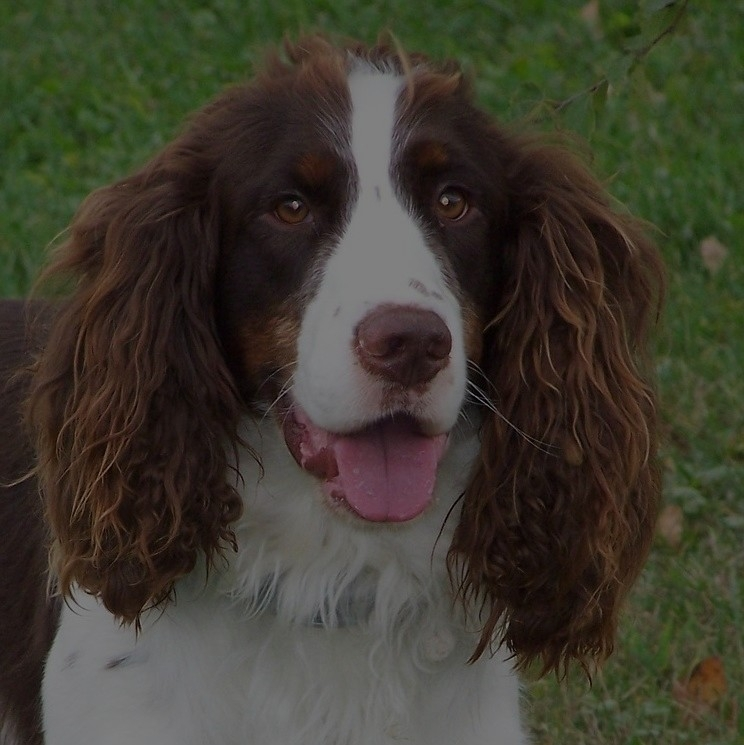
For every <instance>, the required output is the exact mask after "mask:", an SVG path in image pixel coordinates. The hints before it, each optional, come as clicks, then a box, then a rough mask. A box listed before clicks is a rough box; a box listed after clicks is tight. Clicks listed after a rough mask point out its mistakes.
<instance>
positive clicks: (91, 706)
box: [43, 69, 526, 745]
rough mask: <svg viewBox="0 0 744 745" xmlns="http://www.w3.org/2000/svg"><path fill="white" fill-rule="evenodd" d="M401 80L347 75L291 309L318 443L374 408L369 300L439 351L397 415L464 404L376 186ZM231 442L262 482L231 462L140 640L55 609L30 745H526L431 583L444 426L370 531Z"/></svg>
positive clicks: (503, 686) (443, 306) (92, 613)
mask: <svg viewBox="0 0 744 745" xmlns="http://www.w3.org/2000/svg"><path fill="white" fill-rule="evenodd" d="M400 85H401V81H400V80H399V79H396V78H394V77H392V76H389V75H379V74H372V73H371V72H369V71H365V70H363V69H362V70H358V71H356V72H355V73H353V74H352V76H351V81H350V88H351V93H352V101H353V105H354V118H353V122H352V150H353V155H354V158H355V161H356V164H357V169H358V172H359V183H358V198H357V201H356V204H355V205H354V208H353V210H352V213H351V216H350V221H349V224H348V227H347V230H346V232H345V234H344V236H343V238H342V240H341V242H340V244H339V245H338V246H337V248H336V250H335V252H334V253H333V255H332V256H331V258H330V259H329V261H328V263H327V264H326V266H325V272H324V275H323V277H322V281H321V283H320V285H319V288H318V292H317V294H316V296H315V297H314V299H313V301H312V303H311V304H310V305H309V307H308V309H307V313H306V315H305V318H304V322H303V324H302V329H301V335H300V339H299V361H298V366H297V371H296V374H295V379H294V387H293V392H292V393H293V395H294V396H295V398H296V399H297V400H298V402H299V403H300V404H301V406H302V407H303V408H304V409H305V410H306V411H307V412H308V414H309V415H310V417H311V418H312V419H313V420H314V421H315V423H316V424H318V425H320V426H324V427H326V428H331V429H336V430H339V429H342V430H343V429H348V430H351V429H354V428H355V427H358V426H359V425H360V424H363V423H365V422H368V421H370V420H371V419H373V418H377V417H379V416H380V415H381V414H382V413H384V412H381V410H380V406H381V404H380V393H379V390H378V388H379V384H376V383H374V382H373V381H371V380H369V379H368V378H367V376H366V374H365V373H364V372H363V371H362V370H361V368H360V367H359V366H358V364H357V363H356V361H355V359H354V356H353V353H352V350H351V344H350V340H351V336H352V334H353V330H354V328H355V327H356V325H357V324H358V322H359V320H360V319H361V318H362V317H363V316H364V314H365V313H367V312H368V311H369V310H370V309H371V308H374V307H375V305H377V304H379V303H401V304H406V305H416V306H418V307H422V308H426V309H429V310H433V311H435V312H436V313H439V314H440V315H441V317H442V318H443V319H444V320H445V322H446V323H447V325H448V327H449V329H450V331H451V334H452V337H453V351H452V355H451V359H450V363H449V364H448V365H447V367H446V368H445V369H444V370H442V371H441V372H440V373H439V375H438V376H437V377H436V378H435V379H434V380H433V381H432V382H431V384H430V386H429V390H428V391H427V392H425V393H423V394H421V393H419V395H418V397H417V398H415V400H414V399H413V398H412V399H411V401H409V402H408V403H407V405H408V406H409V407H410V410H411V411H412V413H414V411H415V413H417V414H418V415H420V416H421V417H424V418H426V419H427V420H428V421H429V422H430V423H431V426H432V428H433V429H438V430H439V431H447V430H450V429H452V428H453V426H454V425H455V423H456V420H457V417H458V412H459V411H460V409H461V407H462V403H463V398H464V389H465V353H464V350H463V332H462V319H461V317H460V310H459V306H458V303H457V302H456V300H455V298H454V296H453V294H452V292H451V291H450V289H449V288H448V287H447V284H446V282H445V280H444V278H443V276H442V272H441V270H440V267H439V265H438V263H437V260H436V259H435V257H434V255H433V253H432V252H431V251H430V249H429V248H428V247H427V244H426V240H425V238H424V237H423V236H422V233H421V230H420V229H419V227H418V226H417V224H416V222H415V221H414V219H413V218H412V217H411V216H410V215H409V213H408V212H407V211H406V209H405V208H404V207H403V206H402V205H401V203H400V202H399V200H398V196H397V195H396V193H395V190H394V186H393V185H392V184H391V181H390V177H389V171H390V167H391V160H392V159H393V158H394V149H393V148H392V146H391V142H393V132H394V128H395V122H396V109H395V105H396V100H397V96H398V92H399V90H400ZM245 439H246V440H247V441H248V443H249V444H250V445H251V446H252V447H253V448H255V450H256V451H257V452H258V453H259V455H260V458H261V461H262V463H263V466H264V470H263V471H261V469H259V467H258V466H257V464H256V462H255V461H254V460H253V459H252V458H250V457H249V456H248V455H245V457H244V459H243V460H242V461H241V462H240V464H239V470H240V473H241V476H242V481H241V482H240V484H239V488H240V489H241V491H242V494H243V497H244V500H245V511H244V517H243V518H241V520H240V521H239V523H238V525H237V526H236V534H237V539H238V544H239V551H238V553H237V555H231V556H229V557H228V562H227V563H226V564H225V565H224V566H219V567H218V568H217V569H216V570H212V572H211V574H210V575H209V578H208V580H207V579H206V578H205V576H204V574H203V573H202V572H195V573H194V574H193V575H192V576H191V577H189V579H188V580H186V581H183V582H181V583H180V584H179V586H178V588H177V600H176V602H175V603H173V604H171V605H169V606H168V607H167V608H166V609H165V610H164V611H159V610H158V611H152V612H150V614H149V615H145V617H144V618H143V623H142V630H141V633H140V634H139V636H137V635H136V634H135V632H134V630H133V629H131V628H128V627H122V626H121V625H120V624H119V623H118V622H117V621H116V620H115V619H114V618H113V617H112V616H111V615H110V614H109V613H108V612H107V611H106V610H105V609H103V608H102V606H101V605H99V603H98V602H97V601H96V600H95V599H94V598H91V597H90V596H88V595H85V594H84V593H82V592H79V593H78V594H77V597H76V601H77V602H76V603H72V602H71V603H70V604H69V605H68V607H66V608H65V609H64V611H63V614H62V619H61V625H60V629H59V633H58V635H57V637H56V639H55V642H54V645H53V648H52V651H51V654H50V657H49V660H48V664H47V668H46V677H45V680H44V690H43V697H44V726H45V730H46V745H132V744H133V743H136V744H137V745H390V744H391V743H411V744H412V745H485V744H486V743H488V744H489V745H522V744H523V743H525V742H526V740H525V737H524V735H523V734H522V731H521V726H520V718H519V700H518V697H519V691H518V682H517V678H516V676H515V675H514V674H513V672H512V669H511V665H510V664H509V662H508V661H506V660H505V659H504V656H503V655H502V654H501V653H498V654H497V655H496V656H495V657H493V658H489V657H488V655H486V656H485V657H484V658H481V659H480V660H479V661H478V662H477V663H475V664H472V665H469V664H467V659H468V657H469V656H470V654H471V653H472V651H473V649H474V646H475V643H476V639H477V634H476V633H475V632H474V630H472V629H468V628H467V622H466V620H465V619H464V618H463V616H462V613H461V611H459V610H458V609H457V606H456V604H455V603H453V600H452V590H451V587H450V584H449V580H448V577H447V571H446V564H445V558H446V552H447V548H448V546H449V544H450V540H451V537H452V529H453V527H454V524H455V523H456V521H457V514H456V510H453V514H452V515H451V516H449V518H448V515H449V513H450V510H452V508H453V505H454V504H455V501H456V499H457V497H458V495H459V494H461V493H462V490H463V488H464V486H465V483H466V480H467V478H468V475H469V471H470V464H471V463H472V461H473V459H474V458H475V456H476V454H477V451H478V442H477V440H476V437H475V435H474V434H473V433H472V432H469V431H468V428H466V427H465V426H464V425H462V424H459V425H457V426H455V428H454V430H453V432H452V434H451V435H450V441H449V444H448V449H447V452H446V453H445V455H444V458H443V460H442V462H441V464H440V468H439V472H438V478H437V485H436V488H435V494H434V501H433V504H432V505H431V506H430V508H429V509H428V510H427V511H426V512H425V513H424V514H423V515H421V516H420V517H419V518H417V519H416V520H413V521H411V522H408V523H403V524H374V525H372V524H367V523H364V522H363V521H362V520H359V519H356V518H353V517H352V516H350V515H348V516H347V515H344V514H331V512H330V511H329V510H328V508H327V505H326V504H325V501H324V498H323V495H322V493H321V490H320V487H319V485H318V482H317V481H316V479H315V478H314V477H312V476H311V475H309V474H308V473H306V472H305V471H303V470H301V469H300V468H299V467H298V466H297V464H296V463H295V461H294V460H293V458H292V457H291V455H290V454H289V452H288V450H287V448H286V445H285V443H284V440H283V437H282V435H281V433H280V431H279V429H278V427H277V426H276V425H275V424H273V423H272V422H271V421H270V419H269V418H268V417H267V418H266V419H264V420H262V421H261V422H256V421H246V422H245ZM442 526H444V528H443V529H442ZM440 531H441V532H440Z"/></svg>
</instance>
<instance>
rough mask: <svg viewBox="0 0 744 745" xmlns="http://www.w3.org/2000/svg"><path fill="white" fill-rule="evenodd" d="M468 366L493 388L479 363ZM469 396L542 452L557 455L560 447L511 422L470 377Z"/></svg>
mask: <svg viewBox="0 0 744 745" xmlns="http://www.w3.org/2000/svg"><path fill="white" fill-rule="evenodd" d="M468 366H469V367H470V369H471V370H472V371H473V372H475V373H477V374H478V375H479V376H480V377H481V378H482V379H483V380H484V381H485V382H486V383H487V384H488V386H489V387H490V388H492V389H493V385H492V384H491V381H490V380H489V379H488V377H487V376H486V374H485V373H484V372H483V370H481V368H480V367H478V365H476V364H475V363H473V362H468ZM467 396H468V398H469V399H470V401H472V402H473V403H475V404H479V405H480V406H483V407H484V408H486V409H488V410H489V411H490V412H492V413H493V414H495V415H496V416H497V417H498V418H499V419H501V421H502V422H504V424H506V425H507V426H508V427H510V428H511V429H512V430H513V431H514V432H516V433H517V434H518V435H519V436H520V437H522V438H523V439H524V440H525V441H526V442H527V443H529V444H530V445H532V446H533V447H534V448H536V449H537V450H539V451H540V452H542V453H545V454H546V455H556V454H557V453H558V448H557V447H556V446H555V445H552V444H551V443H548V442H543V441H542V440H539V439H537V438H536V437H533V436H532V435H528V434H527V433H526V432H525V431H523V430H522V429H520V428H519V427H517V425H516V424H514V423H513V422H511V421H510V420H509V419H508V418H507V417H506V416H505V415H504V414H503V413H502V412H501V411H499V409H498V407H497V406H496V404H495V403H494V402H493V399H492V398H491V397H490V396H489V395H488V394H487V393H486V392H485V391H484V390H483V389H482V388H481V387H480V386H479V385H478V384H477V383H475V382H474V381H473V380H471V379H468V381H467Z"/></svg>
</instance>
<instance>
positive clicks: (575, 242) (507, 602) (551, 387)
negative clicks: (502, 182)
mask: <svg viewBox="0 0 744 745" xmlns="http://www.w3.org/2000/svg"><path fill="white" fill-rule="evenodd" d="M514 144H517V145H518V147H517V148H516V149H514ZM505 162H506V167H507V178H508V182H509V192H510V194H511V195H512V206H511V208H510V219H509V225H508V229H507V235H508V238H507V240H506V241H505V242H504V245H503V251H504V254H503V258H502V272H501V276H502V277H503V280H502V285H501V287H500V288H499V291H498V295H499V298H500V302H499V307H498V310H497V312H496V315H495V316H494V318H493V319H492V320H491V322H490V323H489V325H488V329H487V331H486V341H485V350H486V352H485V356H484V360H483V365H482V367H483V370H484V373H485V375H486V376H487V378H488V388H489V391H490V393H491V395H492V397H493V402H494V405H495V406H496V407H497V408H498V414H495V413H494V414H491V415H489V416H488V418H487V420H486V422H485V424H484V427H483V431H482V442H483V445H482V450H481V458H480V462H479V463H478V465H477V468H476V470H475V474H474V476H473V479H472V482H471V484H470V486H469V488H468V489H467V491H466V493H465V497H464V500H463V511H462V518H461V521H460V524H459V526H458V529H457V532H456V536H455V539H454V542H453V545H452V547H451V550H450V568H451V571H452V574H453V578H454V581H455V582H456V583H457V585H458V587H459V592H460V595H461V597H462V598H463V599H464V600H465V602H466V603H467V604H474V605H475V606H476V607H477V608H478V609H479V612H480V618H481V619H482V621H483V633H482V636H481V640H480V643H479V645H478V648H477V650H476V652H475V654H474V657H477V656H479V655H480V654H481V653H482V652H483V651H484V650H485V649H486V648H487V646H488V645H489V643H490V642H491V641H492V640H493V639H500V638H501V629H502V625H503V631H504V633H503V639H504V641H505V643H506V644H507V645H508V647H509V649H511V650H512V651H513V652H514V653H515V654H516V656H517V660H518V661H519V662H520V664H522V665H527V664H529V663H530V662H531V661H533V660H534V659H539V660H541V662H542V665H543V667H544V669H545V670H552V669H556V670H561V669H564V668H565V665H566V664H567V663H568V662H569V660H571V659H574V658H578V659H579V660H580V661H582V662H584V663H586V662H587V661H588V660H589V659H590V658H598V659H601V658H603V657H604V656H606V655H607V654H609V653H610V652H611V651H612V646H613V639H614V635H615V631H616V625H617V617H618V610H619V607H620V604H621V601H622V599H623V598H624V596H625V595H626V593H627V591H628V589H629V588H630V586H631V584H632V582H633V581H634V580H635V578H636V577H637V575H638V573H639V571H640V569H641V567H642V565H643V563H644V561H645V558H646V555H647V553H648V551H649V548H650V544H651V539H652V533H653V525H654V521H655V517H656V513H657V508H658V499H659V492H660V484H659V473H658V468H657V465H656V460H655V455H656V426H655V403H654V400H655V397H654V389H653V387H652V384H651V382H650V381H651V368H650V365H649V363H648V359H647V351H648V349H647V333H648V330H649V327H650V326H651V325H653V324H654V322H655V321H656V320H657V316H658V312H659V303H660V294H661V288H662V285H663V280H662V268H661V264H660V261H659V258H658V254H657V253H656V251H655V249H654V247H653V246H652V245H651V243H650V242H649V240H648V238H647V237H646V235H645V232H644V230H643V227H642V226H641V225H640V224H639V223H638V222H637V221H635V220H633V219H632V218H631V217H629V216H627V215H622V214H617V213H615V212H613V211H612V210H611V208H610V205H609V201H608V197H607V196H606V194H605V192H604V190H603V188H602V187H601V185H600V184H599V183H598V182H597V181H596V180H595V179H594V178H593V177H592V176H590V175H589V174H588V172H587V171H586V169H585V168H584V167H583V166H582V165H581V164H580V163H579V161H578V160H577V159H576V158H575V157H574V156H572V155H569V154H568V153H566V152H564V151H561V150H559V149H557V148H554V147H550V146H546V145H540V144H537V143H535V142H520V141H516V140H515V141H514V143H513V144H512V151H511V153H509V155H508V156H507V159H506V160H505Z"/></svg>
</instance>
